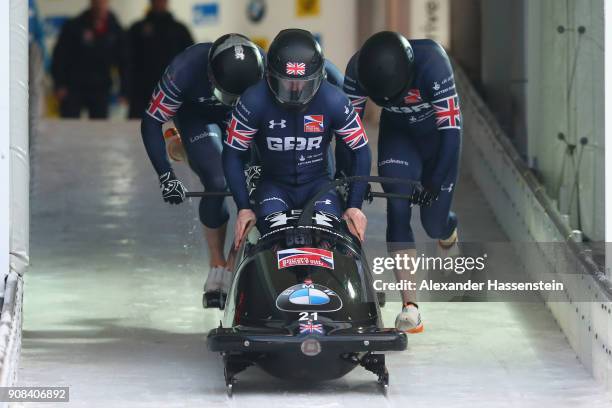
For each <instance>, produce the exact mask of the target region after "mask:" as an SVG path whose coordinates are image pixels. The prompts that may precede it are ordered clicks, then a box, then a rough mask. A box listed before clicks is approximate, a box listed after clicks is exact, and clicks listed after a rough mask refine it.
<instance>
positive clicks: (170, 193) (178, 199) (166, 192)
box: [159, 170, 187, 204]
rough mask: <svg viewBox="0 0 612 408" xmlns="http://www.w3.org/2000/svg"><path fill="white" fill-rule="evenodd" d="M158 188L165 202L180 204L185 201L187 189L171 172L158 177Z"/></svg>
mask: <svg viewBox="0 0 612 408" xmlns="http://www.w3.org/2000/svg"><path fill="white" fill-rule="evenodd" d="M159 187H160V188H161V191H162V197H163V198H164V201H165V202H167V203H170V204H180V203H182V202H183V201H185V193H187V189H186V188H185V186H184V185H183V183H181V181H180V180H179V179H177V178H176V176H175V175H174V172H173V171H172V170H171V171H169V172H167V173H164V174H162V175H161V176H159Z"/></svg>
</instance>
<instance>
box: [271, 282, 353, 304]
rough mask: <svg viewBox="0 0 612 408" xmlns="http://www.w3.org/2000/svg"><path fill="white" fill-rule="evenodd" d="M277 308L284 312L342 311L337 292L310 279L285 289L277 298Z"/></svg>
mask: <svg viewBox="0 0 612 408" xmlns="http://www.w3.org/2000/svg"><path fill="white" fill-rule="evenodd" d="M276 307H277V308H278V309H279V310H282V311H284V312H335V311H337V310H340V309H342V300H341V299H340V297H338V295H337V294H336V292H334V291H333V290H331V289H329V288H328V287H325V286H323V285H317V284H315V283H313V282H312V280H310V279H306V280H305V281H304V283H301V284H299V285H294V286H291V287H290V288H287V289H285V290H284V291H283V292H282V293H281V294H280V295H279V296H278V297H277V298H276Z"/></svg>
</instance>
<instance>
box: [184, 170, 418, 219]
mask: <svg viewBox="0 0 612 408" xmlns="http://www.w3.org/2000/svg"><path fill="white" fill-rule="evenodd" d="M355 182H363V183H370V182H371V183H381V184H382V183H385V184H404V185H409V186H413V187H415V188H416V189H417V190H419V189H420V188H421V184H420V183H419V182H417V181H414V180H407V179H399V178H392V177H379V176H352V177H342V178H339V179H336V180H333V181H330V182H329V183H328V184H326V185H325V186H323V188H321V189H320V190H319V191H317V194H315V195H314V197H312V198H311V199H310V201H309V202H308V203H306V205H305V206H304V208H303V210H302V215H301V216H300V219H299V221H298V226H301V227H304V226H309V225H310V224H311V223H312V214H313V213H314V206H315V203H316V202H317V201H318V200H319V199H320V198H321V197H323V196H324V195H325V194H327V192H328V191H330V190H332V189H335V188H336V187H339V186H342V185H344V186H347V187H348V185H349V184H350V183H355ZM231 196H232V193H230V192H229V191H210V192H206V191H194V192H187V193H186V194H185V197H187V198H197V197H200V198H214V197H231ZM374 198H398V199H402V200H408V201H410V202H411V203H412V200H413V198H414V197H413V195H412V194H398V193H382V192H378V191H372V190H371V189H370V188H369V186H368V190H367V192H366V195H365V198H364V200H365V201H368V202H372V200H373V199H374Z"/></svg>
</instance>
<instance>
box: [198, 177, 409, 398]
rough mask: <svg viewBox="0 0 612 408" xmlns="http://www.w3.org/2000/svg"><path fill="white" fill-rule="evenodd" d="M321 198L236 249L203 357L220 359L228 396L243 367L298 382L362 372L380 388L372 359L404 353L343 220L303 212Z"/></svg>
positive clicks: (379, 370) (380, 363)
mask: <svg viewBox="0 0 612 408" xmlns="http://www.w3.org/2000/svg"><path fill="white" fill-rule="evenodd" d="M369 179H370V180H372V181H378V180H377V179H379V178H369ZM339 184H340V182H335V183H331V184H330V185H331V187H332V188H333V187H334V186H337V185H339ZM328 190H329V188H328V189H327V191H328ZM323 193H324V192H323ZM381 194H383V193H370V197H372V196H382V195H381ZM320 195H321V194H317V196H316V197H313V198H312V200H311V203H310V204H309V205H307V206H306V207H305V208H304V210H303V211H302V210H292V211H288V212H281V213H276V214H272V215H270V216H268V217H267V218H266V219H265V220H260V222H259V223H258V231H257V230H256V229H253V230H251V232H250V233H249V236H248V238H247V239H246V240H245V242H244V243H243V245H242V247H241V249H240V254H239V258H238V259H239V261H238V262H237V267H236V272H235V274H234V280H233V283H232V286H231V289H230V291H229V293H228V296H227V300H226V304H225V314H224V318H223V320H222V322H221V324H220V326H219V327H218V328H216V329H213V330H211V331H210V333H209V334H208V348H209V349H210V350H211V351H215V352H220V353H221V355H222V356H223V362H224V366H225V382H226V385H227V389H228V393H231V392H232V387H233V385H234V383H235V378H236V374H238V373H240V372H241V371H243V370H245V369H246V368H248V367H249V366H251V365H258V366H259V367H261V368H262V369H263V370H264V371H266V372H267V373H269V374H271V375H273V376H275V377H278V378H282V379H288V380H302V381H304V380H306V381H323V380H331V379H335V378H339V377H342V376H344V375H345V374H347V373H348V372H350V371H351V370H353V369H354V368H355V367H357V366H362V367H364V368H365V369H366V370H369V371H371V372H373V373H374V374H376V375H377V376H378V382H379V384H380V385H381V386H382V387H383V389H384V390H385V392H386V390H387V388H388V385H389V373H388V371H387V368H386V366H385V355H384V354H382V353H381V352H384V351H392V350H396V351H400V350H405V349H406V347H407V338H406V335H405V334H404V333H402V332H399V331H397V330H396V329H385V328H384V326H383V323H382V319H381V313H380V305H379V299H378V297H377V294H376V292H375V291H374V289H373V286H372V277H371V274H370V270H369V265H368V262H367V259H366V258H365V256H364V253H363V251H362V248H361V245H360V243H359V241H358V240H357V239H355V238H354V237H353V236H352V235H351V234H350V233H349V231H348V229H347V227H346V225H345V223H344V221H343V220H340V219H338V218H337V217H335V216H333V215H331V214H327V213H323V212H314V211H313V210H312V208H313V206H314V202H315V201H316V200H317V199H318V197H319V196H320Z"/></svg>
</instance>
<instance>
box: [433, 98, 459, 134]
mask: <svg viewBox="0 0 612 408" xmlns="http://www.w3.org/2000/svg"><path fill="white" fill-rule="evenodd" d="M432 105H433V108H434V110H435V113H436V125H437V126H438V129H461V108H460V107H459V97H458V96H457V94H455V95H453V96H450V97H448V98H444V99H439V100H437V101H434V102H432Z"/></svg>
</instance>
